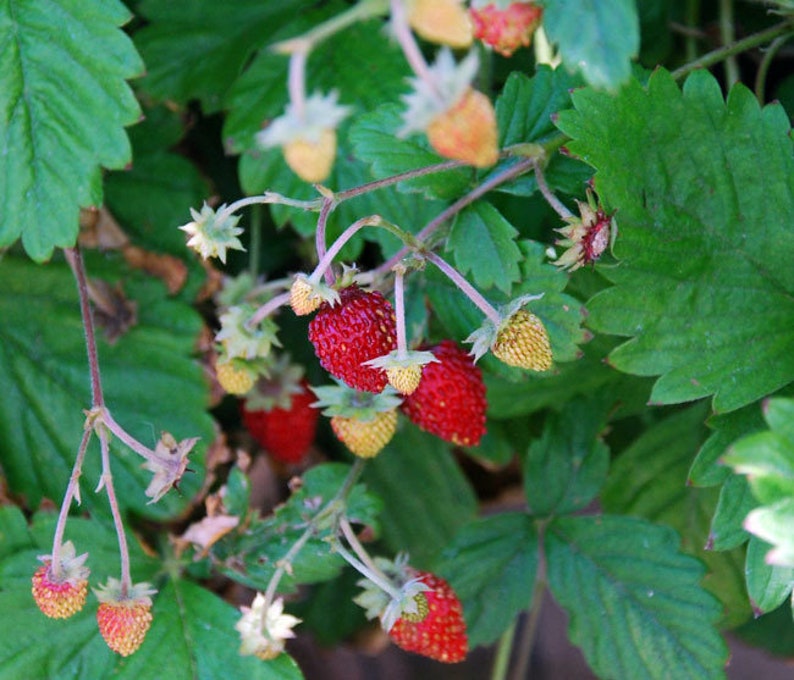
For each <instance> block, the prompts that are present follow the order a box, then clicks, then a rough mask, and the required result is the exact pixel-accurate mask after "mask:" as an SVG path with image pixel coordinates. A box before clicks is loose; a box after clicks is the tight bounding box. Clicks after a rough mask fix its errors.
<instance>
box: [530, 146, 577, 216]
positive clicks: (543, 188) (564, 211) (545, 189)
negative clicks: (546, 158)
mask: <svg viewBox="0 0 794 680" xmlns="http://www.w3.org/2000/svg"><path fill="white" fill-rule="evenodd" d="M533 167H534V169H535V179H536V180H537V181H538V189H540V193H541V194H543V198H545V199H546V203H548V204H549V205H550V206H551V207H552V208H553V209H554V212H556V213H557V214H558V215H559V216H560V217H562V219H564V220H565V219H568V218H569V217H573V213H572V212H571V211H570V210H568V208H566V207H565V206H564V205H563V204H562V202H561V201H560V199H559V198H557V197H556V196H555V195H554V193H553V192H552V191H551V189H549V185H548V184H547V183H546V177H545V176H544V174H543V169H542V168H541V167H540V161H538V160H537V159H535V160H534V161H533Z"/></svg>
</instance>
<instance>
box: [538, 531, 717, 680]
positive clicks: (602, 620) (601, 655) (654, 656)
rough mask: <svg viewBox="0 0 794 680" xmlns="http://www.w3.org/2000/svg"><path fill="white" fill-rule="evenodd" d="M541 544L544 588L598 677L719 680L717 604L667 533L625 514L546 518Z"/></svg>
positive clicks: (694, 563)
mask: <svg viewBox="0 0 794 680" xmlns="http://www.w3.org/2000/svg"><path fill="white" fill-rule="evenodd" d="M545 545H546V555H547V560H548V578H549V587H550V588H551V592H552V594H553V595H554V598H555V599H556V600H557V602H559V603H560V605H561V606H562V607H563V609H565V611H566V612H567V614H568V616H569V620H570V624H569V635H570V638H571V640H572V642H574V644H576V645H578V646H580V647H581V648H582V651H583V652H584V655H585V658H586V659H587V661H588V663H589V664H590V666H591V667H592V669H593V670H594V671H595V672H596V674H597V675H599V676H600V677H609V678H616V679H623V678H625V679H627V680H632V679H634V678H660V679H661V678H669V677H675V678H677V679H678V678H680V679H681V680H684V679H685V678H691V679H692V680H703V679H704V678H724V677H725V673H724V666H725V663H726V661H727V658H728V650H727V648H726V645H725V642H724V641H723V639H722V637H721V636H720V634H719V631H718V630H717V628H716V625H715V624H716V620H717V619H718V618H719V615H720V606H719V603H718V602H717V600H716V599H714V598H713V597H712V596H711V595H710V594H709V593H708V592H706V591H705V590H704V589H703V588H702V587H701V586H700V585H699V581H700V579H701V577H702V575H703V568H702V566H701V565H700V563H699V562H698V561H697V560H696V559H694V558H692V557H690V556H688V555H684V554H682V553H680V552H679V551H678V536H677V535H676V534H675V532H674V531H672V530H671V529H668V528H664V527H660V526H656V525H653V524H650V523H649V522H646V521H644V520H640V519H634V518H630V517H612V516H605V517H573V518H565V519H557V520H555V521H554V522H553V523H552V524H551V525H550V526H549V527H548V530H547V534H546V542H545Z"/></svg>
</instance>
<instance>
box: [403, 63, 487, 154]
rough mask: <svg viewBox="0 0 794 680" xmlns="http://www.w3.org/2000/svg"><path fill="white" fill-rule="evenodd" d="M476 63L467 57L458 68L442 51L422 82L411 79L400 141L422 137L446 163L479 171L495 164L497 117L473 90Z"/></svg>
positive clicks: (485, 101)
mask: <svg viewBox="0 0 794 680" xmlns="http://www.w3.org/2000/svg"><path fill="white" fill-rule="evenodd" d="M478 67H479V62H478V59H477V55H476V53H475V52H471V53H470V54H469V55H468V56H466V57H465V58H464V59H463V60H462V61H461V62H460V63H459V64H456V63H455V60H454V58H453V57H452V53H451V52H450V51H449V50H448V49H446V48H444V49H442V50H440V51H439V53H438V57H437V58H436V61H435V63H434V64H433V65H432V66H431V67H429V68H428V73H427V75H426V77H425V78H419V77H417V78H412V79H411V84H412V86H413V91H412V92H411V93H410V94H408V95H405V96H404V97H403V101H404V102H405V103H406V104H407V107H408V108H407V109H406V111H405V113H404V114H403V120H404V125H403V127H402V128H401V129H400V130H399V132H398V136H400V137H407V136H408V135H410V134H412V133H414V132H425V133H426V134H427V138H428V141H429V142H430V146H432V147H433V149H434V150H435V151H436V152H437V153H439V154H440V155H442V156H444V157H445V158H451V159H454V160H459V161H462V162H464V163H469V164H471V165H474V166H475V167H479V168H486V167H490V166H491V165H493V164H494V163H496V161H497V160H498V159H499V147H498V141H499V140H498V137H499V134H498V128H497V124H496V113H495V111H494V108H493V105H492V104H491V101H490V100H489V99H488V97H486V96H485V95H484V94H483V93H482V92H478V91H477V90H474V89H473V88H472V87H471V83H472V81H473V80H474V76H475V75H476V73H477V69H478Z"/></svg>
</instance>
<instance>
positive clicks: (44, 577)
mask: <svg viewBox="0 0 794 680" xmlns="http://www.w3.org/2000/svg"><path fill="white" fill-rule="evenodd" d="M87 558H88V553H83V554H82V555H75V549H74V544H73V543H72V542H71V541H67V542H66V543H64V544H63V545H62V546H61V550H60V556H59V562H60V570H59V572H58V574H57V575H56V574H55V573H54V571H53V567H52V556H51V555H43V556H42V557H40V558H39V559H40V560H42V561H43V562H44V564H43V565H42V566H41V567H39V568H38V569H37V570H36V573H35V574H33V587H32V592H33V599H34V600H35V601H36V604H37V605H38V607H39V609H41V611H42V612H43V613H44V614H45V615H47V616H49V617H50V618H51V619H68V618H69V617H70V616H73V615H74V614H76V613H77V612H79V611H80V610H81V609H82V608H83V605H84V604H85V600H86V596H87V595H88V580H87V579H88V574H89V569H88V567H86V566H85V561H86V559H87Z"/></svg>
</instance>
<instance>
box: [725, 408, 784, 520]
mask: <svg viewBox="0 0 794 680" xmlns="http://www.w3.org/2000/svg"><path fill="white" fill-rule="evenodd" d="M792 416H794V399H785V398H782V397H778V398H775V399H770V400H768V401H767V402H766V404H765V407H764V419H765V420H766V422H767V424H768V425H769V427H770V428H771V429H769V430H767V431H765V432H759V433H756V434H751V435H749V436H747V437H744V438H743V439H740V440H739V441H738V442H736V443H735V444H734V445H733V446H732V447H731V448H730V449H729V450H728V453H726V454H725V456H724V457H723V461H724V462H725V463H726V464H727V465H730V466H731V467H732V468H733V469H734V470H735V471H736V472H738V473H740V474H743V475H747V478H748V481H749V482H750V486H751V487H752V489H753V493H754V494H755V496H756V498H757V499H758V500H759V501H760V502H761V503H763V504H768V505H771V504H772V503H776V502H778V501H781V500H783V501H785V500H788V499H794V433H792V431H791V423H790V421H789V418H791V417H792Z"/></svg>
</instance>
